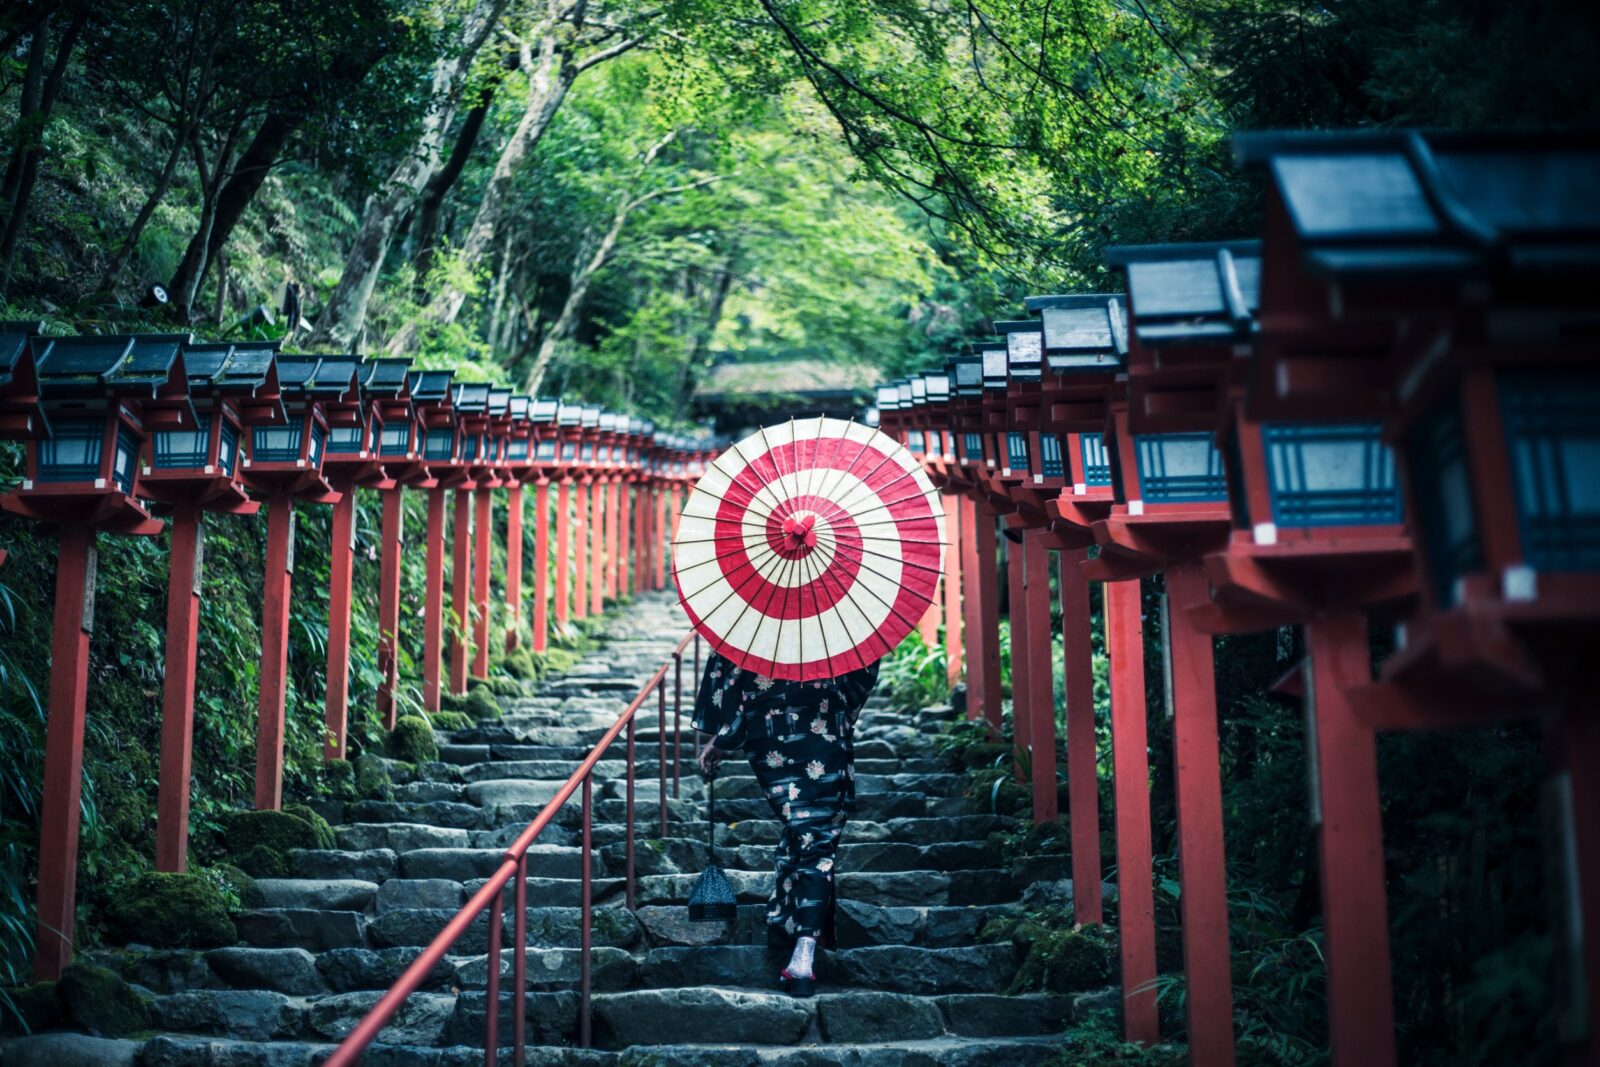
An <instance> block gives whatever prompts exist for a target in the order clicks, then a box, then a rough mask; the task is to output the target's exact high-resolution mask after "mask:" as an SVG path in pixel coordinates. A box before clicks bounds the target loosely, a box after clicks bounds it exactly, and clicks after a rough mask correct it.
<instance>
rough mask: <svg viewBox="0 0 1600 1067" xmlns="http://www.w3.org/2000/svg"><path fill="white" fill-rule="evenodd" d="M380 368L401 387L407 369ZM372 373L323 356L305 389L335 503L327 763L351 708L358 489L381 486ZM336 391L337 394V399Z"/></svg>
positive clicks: (336, 753) (338, 753)
mask: <svg viewBox="0 0 1600 1067" xmlns="http://www.w3.org/2000/svg"><path fill="white" fill-rule="evenodd" d="M399 363H400V365H399V366H394V367H385V368H383V374H384V377H385V379H386V381H388V382H391V383H392V382H394V381H403V380H404V378H405V371H406V364H405V362H404V361H399ZM373 370H374V367H373V366H371V365H364V364H362V363H361V361H360V360H358V359H357V358H356V357H354V356H346V357H340V356H325V357H323V359H322V362H321V364H320V365H319V366H318V368H317V373H316V376H315V378H313V379H312V380H311V382H309V383H308V387H309V388H310V389H311V391H312V392H313V393H315V394H319V395H323V396H325V398H326V399H325V400H324V401H323V405H322V410H323V414H324V416H325V417H326V418H327V420H328V444H327V449H326V452H325V454H324V457H323V461H322V469H323V473H324V474H325V475H326V476H327V479H328V484H329V485H331V486H332V487H333V489H334V491H335V492H336V493H338V494H339V499H338V500H337V501H335V502H334V505H333V529H332V535H331V536H332V543H331V544H330V545H329V546H328V673H327V686H328V691H327V699H326V718H325V722H326V724H327V728H326V731H325V732H324V735H323V746H322V753H323V757H324V758H325V759H329V760H335V759H343V758H344V754H345V733H346V728H347V724H348V722H349V702H350V589H351V582H352V579H353V578H354V574H355V534H356V530H355V517H356V486H357V485H365V486H373V487H377V486H380V485H382V483H383V481H384V471H383V468H382V467H381V466H380V465H379V458H378V445H379V436H380V434H381V433H382V430H383V419H382V415H381V413H380V412H379V411H378V410H377V408H376V407H375V406H374V405H373V404H371V403H370V398H369V394H368V391H367V389H366V382H367V380H368V378H369V377H370V376H371V374H372V373H373ZM336 390H337V391H338V392H337V393H336Z"/></svg>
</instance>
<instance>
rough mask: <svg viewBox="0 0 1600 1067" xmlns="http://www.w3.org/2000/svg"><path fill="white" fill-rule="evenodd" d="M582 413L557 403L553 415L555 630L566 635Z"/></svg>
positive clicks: (570, 588)
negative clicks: (555, 488) (554, 427)
mask: <svg viewBox="0 0 1600 1067" xmlns="http://www.w3.org/2000/svg"><path fill="white" fill-rule="evenodd" d="M581 421H582V411H581V409H579V408H577V407H574V406H573V405H571V404H567V403H564V402H563V403H558V405H557V415H556V435H557V463H556V468H557V470H558V471H559V472H560V473H559V478H560V483H559V486H558V488H557V492H556V605H555V619H556V629H558V630H560V631H561V632H562V633H565V632H566V630H567V619H568V618H569V617H570V612H571V605H572V600H573V597H572V534H573V527H572V508H573V496H574V494H573V492H572V488H573V480H574V476H573V472H574V470H575V469H576V467H577V465H578V447H579V438H580V437H581V436H582V428H581V426H580V423H581Z"/></svg>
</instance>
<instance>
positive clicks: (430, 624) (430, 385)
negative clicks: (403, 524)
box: [384, 370, 461, 711]
mask: <svg viewBox="0 0 1600 1067" xmlns="http://www.w3.org/2000/svg"><path fill="white" fill-rule="evenodd" d="M453 376H454V372H453V371H432V370H430V371H416V372H414V373H413V374H412V375H411V376H410V379H409V383H408V384H409V385H410V388H411V400H412V403H413V404H415V405H416V409H417V417H418V420H419V421H420V423H421V424H422V425H421V444H420V446H419V447H420V451H421V462H420V464H417V465H414V466H413V467H412V469H411V480H410V482H409V484H411V485H413V486H415V487H416V488H418V489H426V490H427V491H428V528H427V538H426V546H427V547H426V553H427V558H426V561H425V571H424V577H423V594H422V706H423V708H425V709H426V710H428V711H438V710H439V708H440V692H441V688H442V681H443V679H442V675H443V671H444V667H443V661H444V513H445V496H446V494H447V493H448V491H449V490H448V489H447V487H446V484H445V483H447V482H449V481H450V480H451V479H452V478H453V477H454V465H455V458H456V455H457V453H458V452H459V451H460V448H461V432H460V428H459V426H458V425H457V421H456V412H455V407H454V403H453V402H454V399H455V390H454V388H453V387H452V384H451V378H452V377H453ZM396 540H398V539H396ZM384 544H385V547H388V545H389V544H390V541H389V539H388V538H387V537H385V539H384ZM398 567H399V563H398V557H397V559H396V563H395V568H396V571H395V572H396V574H398ZM387 572H388V568H387V567H386V568H385V573H387Z"/></svg>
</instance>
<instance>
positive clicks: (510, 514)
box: [506, 485, 522, 652]
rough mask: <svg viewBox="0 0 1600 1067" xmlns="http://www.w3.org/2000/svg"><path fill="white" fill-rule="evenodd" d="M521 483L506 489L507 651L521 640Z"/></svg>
mask: <svg viewBox="0 0 1600 1067" xmlns="http://www.w3.org/2000/svg"><path fill="white" fill-rule="evenodd" d="M521 628H522V486H520V485H513V486H511V487H510V488H508V489H507V490H506V651H507V652H510V651H511V650H513V649H514V648H516V647H517V645H518V644H519V643H520V642H521V641H522V634H521V632H520V631H521Z"/></svg>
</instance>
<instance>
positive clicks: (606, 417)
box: [600, 411, 617, 433]
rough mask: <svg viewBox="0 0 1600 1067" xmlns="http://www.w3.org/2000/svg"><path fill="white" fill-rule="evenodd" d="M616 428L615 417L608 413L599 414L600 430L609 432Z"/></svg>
mask: <svg viewBox="0 0 1600 1067" xmlns="http://www.w3.org/2000/svg"><path fill="white" fill-rule="evenodd" d="M616 428H617V417H616V416H615V415H614V414H612V413H611V412H609V411H602V412H601V413H600V429H602V430H605V431H606V432H608V433H609V432H611V431H612V430H615V429H616Z"/></svg>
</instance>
